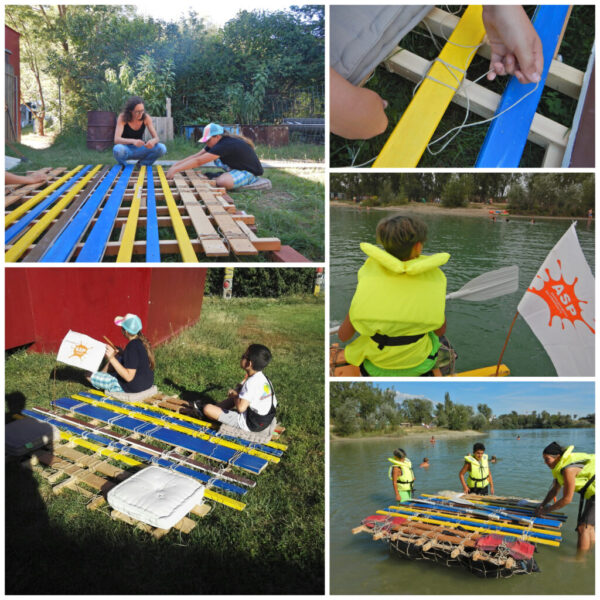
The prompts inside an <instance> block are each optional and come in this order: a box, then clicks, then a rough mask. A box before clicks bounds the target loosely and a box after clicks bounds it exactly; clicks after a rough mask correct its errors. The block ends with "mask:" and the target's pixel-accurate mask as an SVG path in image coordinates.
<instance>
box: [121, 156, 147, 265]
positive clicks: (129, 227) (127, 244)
mask: <svg viewBox="0 0 600 600" xmlns="http://www.w3.org/2000/svg"><path fill="white" fill-rule="evenodd" d="M145 176H146V167H145V166H144V165H142V168H141V169H140V174H139V176H138V180H137V183H136V184H135V189H134V190H133V199H132V200H131V206H130V207H129V215H128V216H127V223H126V224H125V231H124V232H123V239H122V240H121V247H120V248H119V254H117V262H131V256H132V255H133V243H134V242H135V232H136V229H137V223H138V216H139V214H140V202H141V196H142V187H143V185H144V177H145Z"/></svg>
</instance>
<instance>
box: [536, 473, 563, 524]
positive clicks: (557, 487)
mask: <svg viewBox="0 0 600 600" xmlns="http://www.w3.org/2000/svg"><path fill="white" fill-rule="evenodd" d="M558 490H560V484H559V483H558V481H556V479H554V480H553V481H552V487H551V488H550V490H549V492H548V493H547V494H546V497H545V498H544V499H543V500H542V502H541V504H540V505H539V506H538V507H537V508H536V510H535V514H536V516H539V515H541V514H542V510H543V508H544V506H546V504H548V502H550V500H552V498H554V496H556V494H558Z"/></svg>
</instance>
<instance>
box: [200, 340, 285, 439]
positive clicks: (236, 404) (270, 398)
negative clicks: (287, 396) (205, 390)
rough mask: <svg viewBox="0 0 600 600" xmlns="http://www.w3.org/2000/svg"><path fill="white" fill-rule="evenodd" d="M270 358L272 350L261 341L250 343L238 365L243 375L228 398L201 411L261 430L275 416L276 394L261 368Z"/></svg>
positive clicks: (246, 427)
mask: <svg viewBox="0 0 600 600" xmlns="http://www.w3.org/2000/svg"><path fill="white" fill-rule="evenodd" d="M270 361H271V352H270V350H269V349H268V348H267V347H266V346H262V345H261V344H250V346H248V349H247V350H246V352H244V354H243V355H242V359H241V361H240V366H241V367H242V369H244V371H246V379H245V380H244V381H243V382H242V383H241V384H239V385H238V386H237V387H236V389H235V390H229V393H228V394H227V400H224V401H223V402H221V403H219V405H218V406H217V405H216V404H207V405H206V406H204V408H203V411H204V414H205V415H206V416H207V417H208V418H210V419H213V420H215V421H219V422H220V423H223V424H225V425H230V426H231V427H237V428H239V429H242V430H244V431H263V429H266V428H267V427H268V426H269V425H270V424H271V421H273V418H274V417H275V407H276V406H277V398H276V397H275V392H274V390H273V384H272V383H271V381H270V380H269V378H268V377H267V376H266V375H265V374H264V373H263V372H262V370H263V369H264V368H265V367H266V366H267V365H268V364H269V362H270Z"/></svg>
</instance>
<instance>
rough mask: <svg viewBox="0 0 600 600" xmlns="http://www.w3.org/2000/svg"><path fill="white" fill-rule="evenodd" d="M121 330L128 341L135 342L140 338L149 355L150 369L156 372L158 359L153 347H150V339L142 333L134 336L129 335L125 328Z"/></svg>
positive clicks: (139, 332)
mask: <svg viewBox="0 0 600 600" xmlns="http://www.w3.org/2000/svg"><path fill="white" fill-rule="evenodd" d="M121 329H122V330H123V332H124V333H125V335H126V336H127V339H130V340H133V339H134V338H136V337H138V338H140V341H141V342H142V344H144V348H146V352H147V353H148V361H149V362H150V368H151V369H152V370H153V371H154V368H155V367H156V359H155V358H154V352H153V350H152V346H151V345H150V342H149V340H148V338H147V337H146V336H145V335H144V334H143V333H142V332H141V331H138V332H137V333H136V334H135V335H134V334H133V333H129V332H128V331H126V330H125V328H124V327H121Z"/></svg>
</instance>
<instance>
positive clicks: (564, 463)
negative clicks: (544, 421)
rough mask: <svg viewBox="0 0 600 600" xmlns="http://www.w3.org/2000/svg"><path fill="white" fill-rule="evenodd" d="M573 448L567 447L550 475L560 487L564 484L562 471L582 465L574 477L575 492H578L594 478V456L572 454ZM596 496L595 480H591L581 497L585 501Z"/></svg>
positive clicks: (579, 453) (581, 453) (583, 453)
mask: <svg viewBox="0 0 600 600" xmlns="http://www.w3.org/2000/svg"><path fill="white" fill-rule="evenodd" d="M573 448H574V446H569V447H568V448H567V449H566V450H565V452H564V454H563V455H562V456H561V457H560V460H559V461H558V462H557V463H556V465H554V468H553V469H552V475H553V477H554V479H556V481H558V483H559V484H560V485H561V486H562V485H564V483H565V478H564V476H563V474H562V470H563V469H564V468H565V467H568V466H569V465H572V464H574V463H584V464H583V467H582V468H581V470H580V471H579V473H577V475H576V476H575V491H576V492H580V490H581V489H582V488H583V487H585V485H586V484H587V482H588V481H589V480H590V479H592V477H595V475H596V455H595V454H587V453H585V452H573ZM595 494H596V480H595V479H593V480H592V482H591V483H590V484H589V485H588V486H587V488H586V490H585V492H584V494H583V497H584V498H585V499H586V500H587V499H588V498H591V497H592V496H594V495H595Z"/></svg>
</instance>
